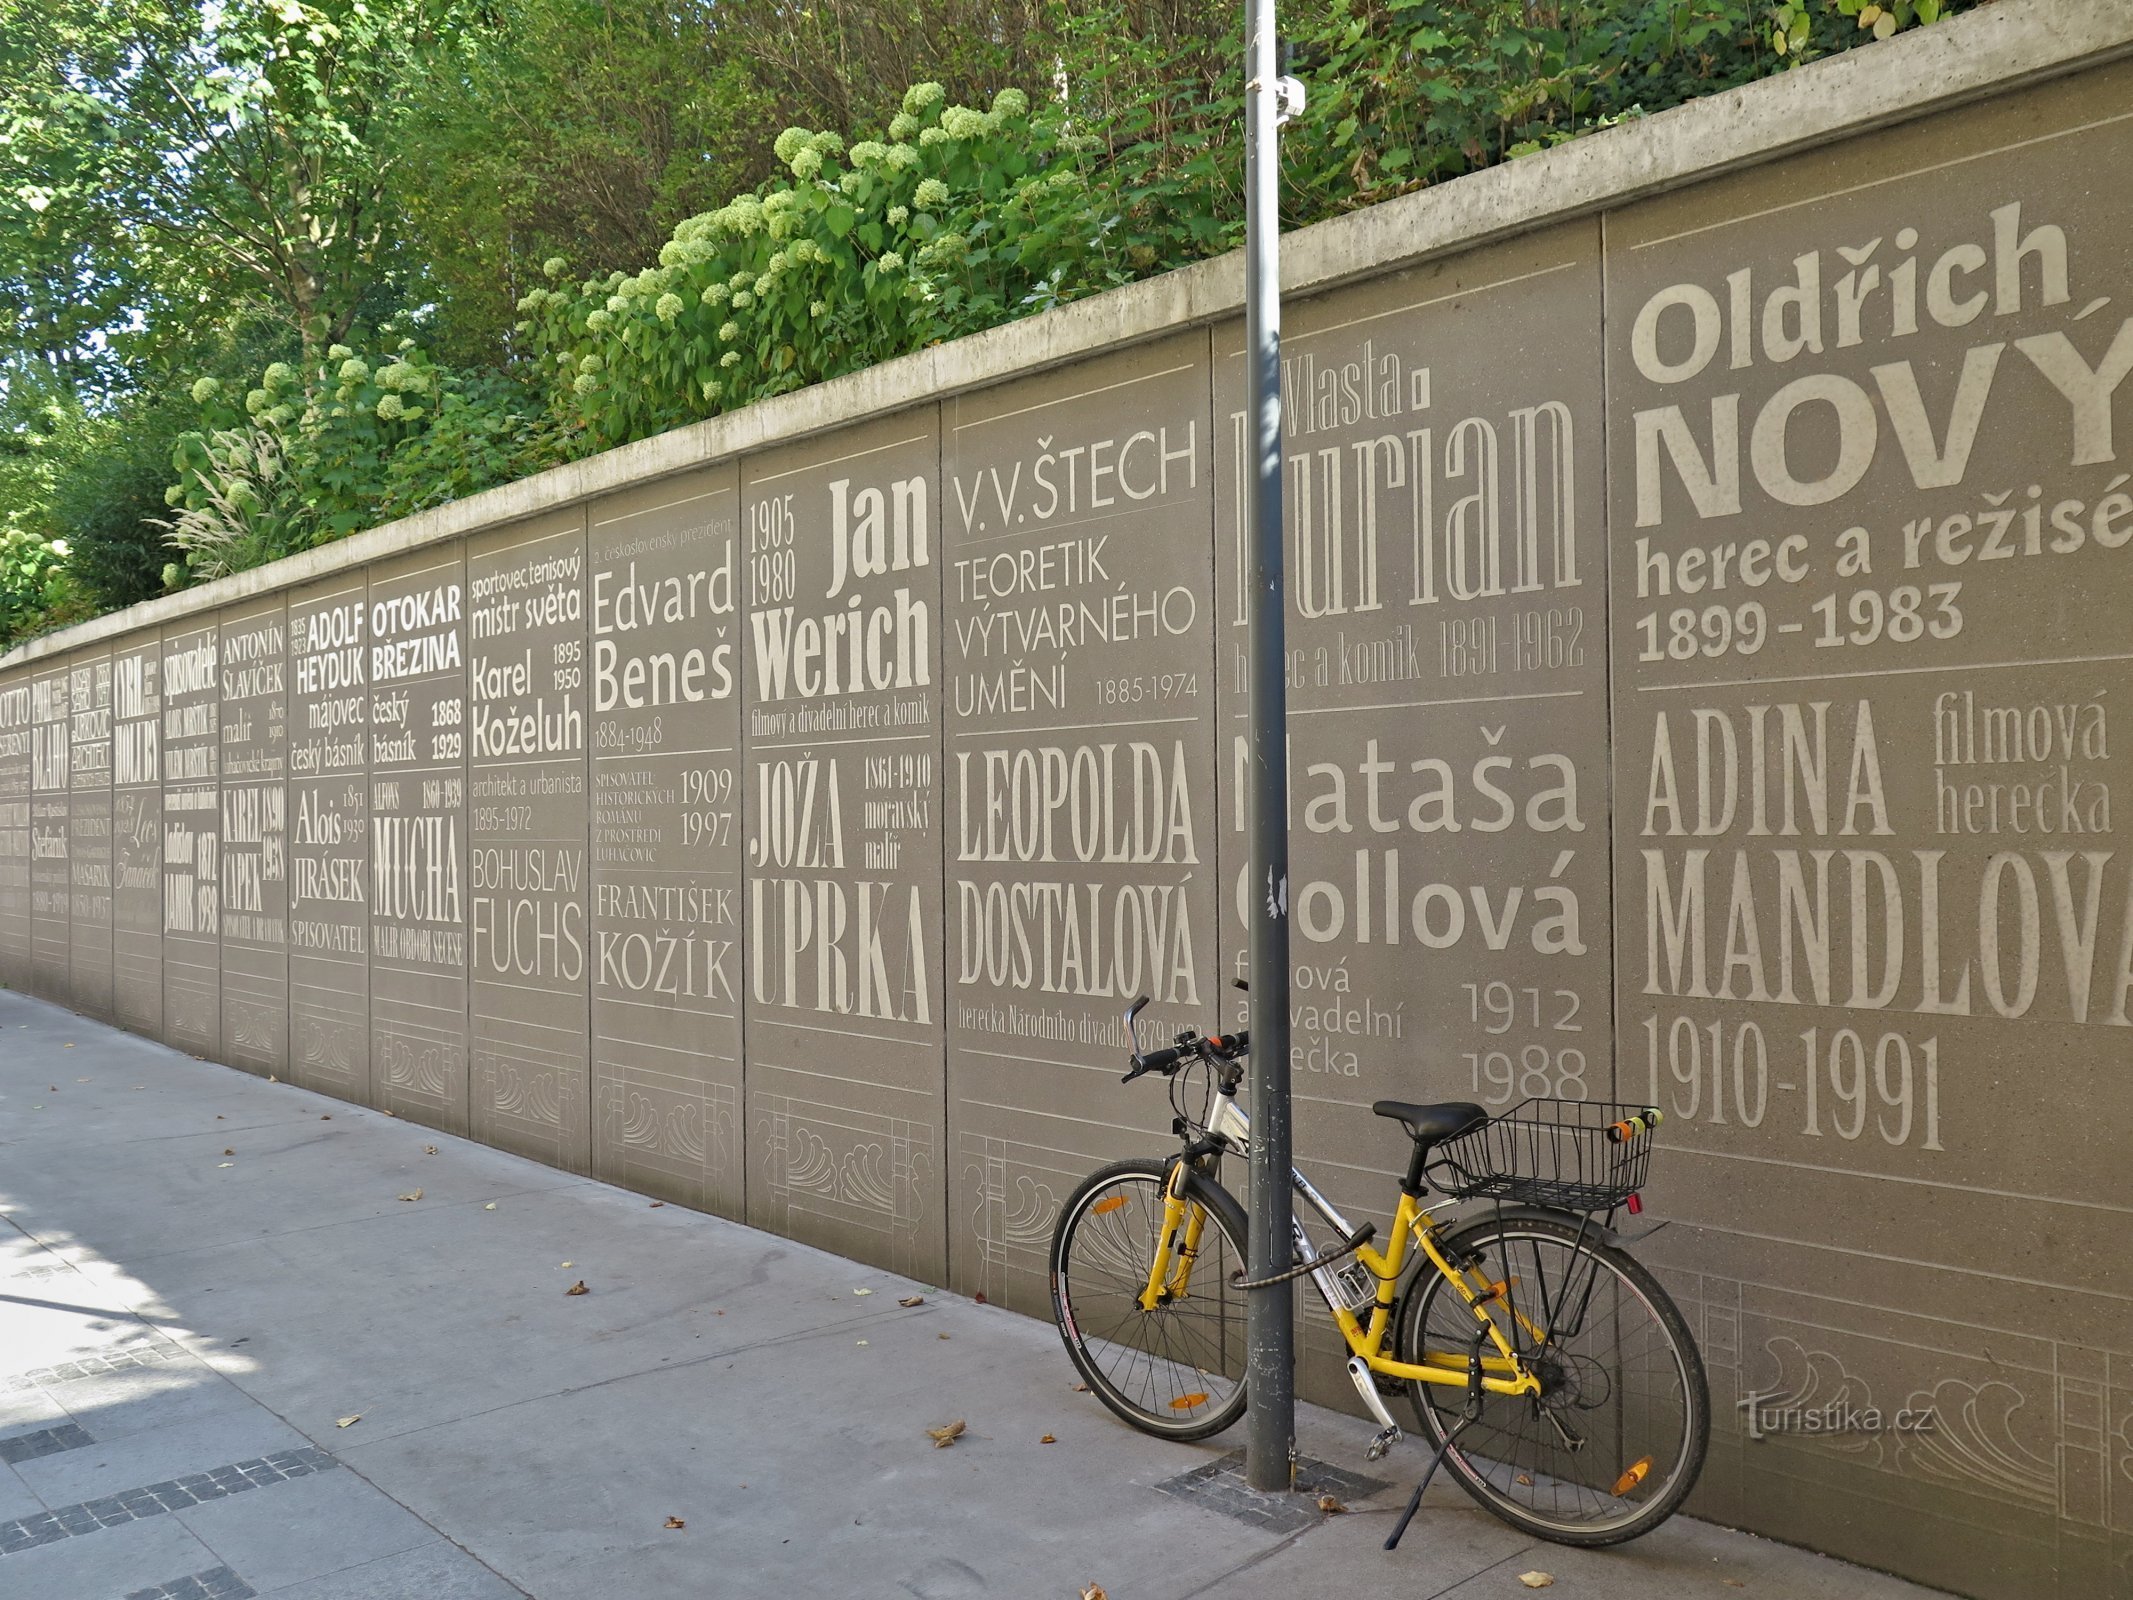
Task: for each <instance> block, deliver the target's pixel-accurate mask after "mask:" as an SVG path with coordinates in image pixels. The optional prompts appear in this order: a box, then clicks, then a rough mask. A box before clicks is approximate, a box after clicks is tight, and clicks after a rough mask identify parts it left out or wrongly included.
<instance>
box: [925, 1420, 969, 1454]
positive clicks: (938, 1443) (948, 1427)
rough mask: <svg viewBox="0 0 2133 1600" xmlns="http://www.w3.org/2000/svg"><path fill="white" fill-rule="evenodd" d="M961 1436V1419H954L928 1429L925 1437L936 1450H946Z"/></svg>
mask: <svg viewBox="0 0 2133 1600" xmlns="http://www.w3.org/2000/svg"><path fill="white" fill-rule="evenodd" d="M962 1436H963V1419H962V1418H961V1417H958V1418H956V1420H955V1421H953V1422H949V1423H944V1424H942V1425H941V1426H940V1427H938V1428H928V1429H927V1430H926V1437H927V1438H929V1439H931V1440H932V1441H933V1448H934V1449H936V1450H945V1449H947V1448H948V1447H949V1446H950V1445H952V1444H954V1443H955V1442H956V1440H958V1439H960V1438H962Z"/></svg>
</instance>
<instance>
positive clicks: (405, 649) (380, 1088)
mask: <svg viewBox="0 0 2133 1600" xmlns="http://www.w3.org/2000/svg"><path fill="white" fill-rule="evenodd" d="M465 599H466V564H465V559H464V556H463V554H462V552H461V550H460V547H459V546H458V545H456V544H455V545H448V546H446V547H444V548H442V549H439V550H432V551H424V552H422V553H421V554H419V555H413V556H408V557H405V558H403V559H402V560H399V561H396V562H392V563H389V564H387V565H384V566H381V567H379V568H377V569H375V570H374V571H373V572H372V573H371V577H370V595H369V608H370V615H369V643H368V646H367V654H368V659H369V663H370V849H371V871H370V1093H371V1101H372V1103H373V1104H374V1105H378V1106H381V1107H383V1108H384V1109H385V1110H387V1111H390V1112H392V1113H393V1114H394V1115H396V1116H401V1117H406V1118H409V1119H410V1120H412V1121H416V1122H422V1123H426V1124H428V1125H429V1126H431V1127H434V1128H442V1129H444V1130H445V1131H447V1132H449V1133H465V1132H466V1129H467V984H468V979H467V891H466V883H467V767H466V720H467V719H466V709H467V667H466V621H465V611H466V604H465Z"/></svg>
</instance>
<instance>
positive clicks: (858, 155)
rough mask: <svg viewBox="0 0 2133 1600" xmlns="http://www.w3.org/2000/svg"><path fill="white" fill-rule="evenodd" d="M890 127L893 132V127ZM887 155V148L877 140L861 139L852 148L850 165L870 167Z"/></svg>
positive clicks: (892, 125)
mask: <svg viewBox="0 0 2133 1600" xmlns="http://www.w3.org/2000/svg"><path fill="white" fill-rule="evenodd" d="M890 126H891V129H892V130H893V129H894V126H895V125H894V124H893V123H892V124H891V125H890ZM888 153H889V147H888V146H887V145H885V144H883V143H882V142H881V141H880V140H879V139H861V140H860V141H859V142H858V143H857V144H855V145H853V146H852V165H853V166H855V167H871V166H873V165H875V164H876V163H877V162H879V161H880V160H881V159H882V158H883V157H885V156H886V155H888Z"/></svg>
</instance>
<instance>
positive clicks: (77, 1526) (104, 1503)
mask: <svg viewBox="0 0 2133 1600" xmlns="http://www.w3.org/2000/svg"><path fill="white" fill-rule="evenodd" d="M339 1465H340V1462H338V1461H336V1460H335V1459H334V1458H333V1457H332V1456H331V1455H329V1454H327V1453H326V1452H325V1451H324V1450H321V1449H319V1448H318V1447H317V1446H315V1445H307V1446H305V1447H304V1448H302V1449H298V1450H277V1451H276V1452H275V1453H274V1454H273V1455H270V1456H259V1457H256V1458H254V1459H253V1460H250V1461H235V1462H232V1463H230V1464H229V1465H228V1466H223V1467H210V1468H208V1469H207V1471H205V1472H190V1473H187V1474H185V1475H184V1476H183V1477H179V1478H170V1479H167V1480H165V1481H164V1482H162V1483H151V1484H148V1485H146V1486H145V1487H142V1488H139V1489H121V1490H120V1491H119V1492H118V1493H117V1494H109V1495H99V1496H98V1497H97V1498H96V1499H94V1500H84V1501H82V1502H81V1503H80V1504H79V1505H71V1506H61V1507H60V1508H59V1509H58V1510H56V1511H40V1512H38V1513H37V1514H36V1515H35V1516H31V1517H22V1518H20V1519H18V1520H16V1521H14V1522H0V1556H11V1555H13V1554H14V1553H15V1552H16V1551H17V1550H28V1549H32V1548H33V1547H35V1546H37V1545H41V1544H52V1543H54V1542H56V1541H57V1540H60V1539H72V1538H77V1537H79V1536H80V1535H82V1534H85V1533H95V1532H96V1531H97V1530H98V1529H100V1528H115V1527H117V1526H118V1525H119V1524H120V1523H122V1522H133V1521H137V1520H139V1519H141V1518H145V1517H160V1516H161V1515H163V1513H164V1512H166V1511H183V1510H184V1509H185V1508H186V1507H187V1506H196V1505H200V1504H201V1503H203V1502H204V1501H208V1500H222V1499H226V1498H227V1497H228V1496H230V1495H233V1494H243V1493H244V1492H245V1491H246V1490H247V1489H258V1488H261V1487H264V1486H265V1485H267V1484H270V1483H281V1482H283V1481H284V1480H286V1479H289V1478H302V1477H308V1476H309V1475H310V1474H312V1473H314V1472H330V1471H331V1470H332V1469H333V1468H335V1467H337V1466H339ZM179 1581H180V1582H184V1581H186V1580H183V1579H181V1580H179Z"/></svg>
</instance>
